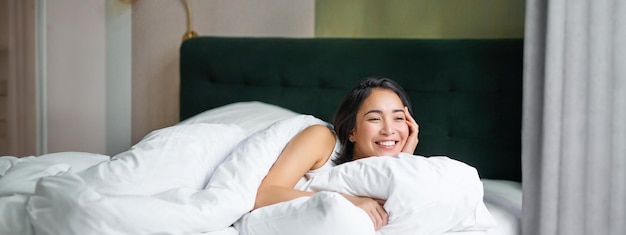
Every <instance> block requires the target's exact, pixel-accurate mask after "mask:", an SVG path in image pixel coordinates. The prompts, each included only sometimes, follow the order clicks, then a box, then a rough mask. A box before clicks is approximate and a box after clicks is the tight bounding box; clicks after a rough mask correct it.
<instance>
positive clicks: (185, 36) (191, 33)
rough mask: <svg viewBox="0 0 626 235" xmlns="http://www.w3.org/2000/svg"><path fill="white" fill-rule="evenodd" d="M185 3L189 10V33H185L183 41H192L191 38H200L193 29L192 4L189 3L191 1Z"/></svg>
mask: <svg viewBox="0 0 626 235" xmlns="http://www.w3.org/2000/svg"><path fill="white" fill-rule="evenodd" d="M183 2H184V3H185V8H186V10H187V32H185V34H183V41H185V40H187V39H190V38H195V37H197V36H198V33H196V31H193V27H192V19H193V17H192V14H191V4H190V3H189V0H184V1H183Z"/></svg>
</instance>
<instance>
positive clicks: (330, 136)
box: [302, 124, 336, 143]
mask: <svg viewBox="0 0 626 235" xmlns="http://www.w3.org/2000/svg"><path fill="white" fill-rule="evenodd" d="M302 132H306V133H307V135H309V136H311V137H315V138H321V140H332V142H333V143H334V142H335V139H336V136H335V131H334V130H333V129H332V127H330V126H327V125H321V124H314V125H311V126H309V127H307V128H305V129H304V130H303V131H302Z"/></svg>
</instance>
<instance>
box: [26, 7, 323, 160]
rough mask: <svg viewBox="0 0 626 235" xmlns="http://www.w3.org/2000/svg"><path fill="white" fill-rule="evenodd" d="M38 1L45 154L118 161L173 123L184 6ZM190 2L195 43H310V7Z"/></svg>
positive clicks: (311, 22) (312, 21)
mask: <svg viewBox="0 0 626 235" xmlns="http://www.w3.org/2000/svg"><path fill="white" fill-rule="evenodd" d="M36 1H37V5H38V6H40V7H42V6H43V9H40V11H38V17H42V19H40V20H39V21H38V23H43V24H45V27H40V28H39V30H38V33H39V37H38V40H39V43H38V56H40V58H38V62H39V65H38V69H39V70H40V73H39V74H38V80H39V81H40V82H39V85H41V86H42V87H40V91H39V92H38V93H39V95H40V96H43V97H41V100H43V101H44V102H43V103H42V104H40V105H41V108H40V109H39V110H43V111H45V113H43V114H41V116H40V118H42V119H44V121H42V122H40V123H43V124H44V126H43V130H40V131H39V133H40V134H41V133H43V136H42V139H43V140H41V143H40V146H39V149H42V150H41V151H40V153H41V154H44V153H49V152H59V151H85V152H94V153H102V154H107V155H114V154H116V153H118V152H121V151H123V150H125V149H127V148H128V147H129V146H130V145H131V144H133V143H136V142H137V141H139V139H141V137H143V136H144V135H145V134H147V133H148V132H150V131H152V130H155V129H159V128H162V127H165V126H169V125H172V124H174V123H176V122H178V89H179V86H178V84H179V76H178V73H179V71H178V58H179V57H178V50H179V47H180V44H181V42H182V41H181V39H182V35H183V33H184V32H185V30H186V13H185V7H184V4H183V1H172V0H136V1H134V3H133V4H132V8H131V5H129V4H127V3H125V2H128V1H121V0H107V1H75V0H54V1H46V0H36ZM190 2H191V3H192V6H193V16H194V24H193V26H194V29H195V30H196V31H197V32H198V33H199V34H200V35H201V36H204V35H214V36H275V37H313V36H314V30H315V29H314V15H315V1H314V0H305V1H292V0H271V1H268V0H216V1H206V0H191V1H190ZM131 9H132V10H131ZM42 146H43V148H42Z"/></svg>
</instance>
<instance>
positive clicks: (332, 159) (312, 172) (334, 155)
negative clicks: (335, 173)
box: [294, 138, 341, 190]
mask: <svg viewBox="0 0 626 235" xmlns="http://www.w3.org/2000/svg"><path fill="white" fill-rule="evenodd" d="M335 139H336V140H335V147H334V148H333V152H332V153H331V155H330V157H329V158H328V160H327V161H326V163H324V165H322V166H321V167H319V168H317V169H313V170H310V171H308V172H307V173H306V174H305V175H304V176H303V177H302V178H301V179H300V180H299V181H298V183H297V184H296V186H295V187H294V189H300V190H302V188H303V187H304V186H305V185H306V182H307V181H308V180H309V179H311V178H313V177H315V176H316V175H318V174H321V173H323V172H326V171H329V170H330V169H332V168H333V167H334V166H336V165H337V164H335V159H337V158H338V157H339V151H341V142H339V138H335Z"/></svg>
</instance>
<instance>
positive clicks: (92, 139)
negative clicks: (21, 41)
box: [38, 0, 131, 155]
mask: <svg viewBox="0 0 626 235" xmlns="http://www.w3.org/2000/svg"><path fill="white" fill-rule="evenodd" d="M38 5H39V6H40V7H43V12H41V13H40V16H39V17H43V19H42V20H40V21H38V23H44V24H45V28H44V29H42V30H40V32H39V33H40V36H39V37H40V38H39V39H40V40H42V39H43V41H42V42H41V43H39V49H38V51H39V56H43V58H40V59H39V61H40V63H44V64H45V65H43V66H42V65H39V66H40V68H42V67H43V68H45V71H43V72H42V73H41V74H40V75H39V79H40V81H44V82H40V83H39V84H40V85H43V87H42V88H43V91H41V92H40V95H43V96H44V97H42V100H44V102H45V103H44V107H45V108H44V109H43V110H45V111H47V112H46V113H45V115H44V117H43V118H45V119H46V121H45V122H44V123H45V126H44V128H45V132H46V134H45V136H44V139H45V140H44V142H45V143H44V144H43V145H44V146H46V147H47V149H43V152H42V154H43V153H48V152H60V151H85V152H94V153H101V154H109V155H111V154H114V153H116V152H119V151H121V150H122V149H126V148H128V146H130V129H131V127H130V102H131V101H130V99H131V96H130V70H131V67H130V38H131V37H130V32H131V31H130V26H131V24H130V13H131V12H130V5H125V4H121V3H120V2H118V1H114V0H107V1H74V0H55V1H45V0H38ZM107 13H109V14H107ZM42 15H43V16H42ZM41 31H43V32H41Z"/></svg>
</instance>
